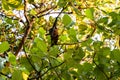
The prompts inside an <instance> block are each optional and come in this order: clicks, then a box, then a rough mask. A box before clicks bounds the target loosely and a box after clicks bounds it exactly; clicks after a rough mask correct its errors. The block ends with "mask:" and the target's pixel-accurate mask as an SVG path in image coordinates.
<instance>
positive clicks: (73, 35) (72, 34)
mask: <svg viewBox="0 0 120 80" xmlns="http://www.w3.org/2000/svg"><path fill="white" fill-rule="evenodd" d="M68 34H69V38H70V40H71V41H72V42H77V38H76V35H77V34H76V30H75V29H74V28H70V29H69V30H68Z"/></svg>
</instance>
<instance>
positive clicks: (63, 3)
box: [58, 0, 67, 7]
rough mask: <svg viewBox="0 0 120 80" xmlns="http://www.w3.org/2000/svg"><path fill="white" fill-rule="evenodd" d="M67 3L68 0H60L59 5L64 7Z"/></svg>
mask: <svg viewBox="0 0 120 80" xmlns="http://www.w3.org/2000/svg"><path fill="white" fill-rule="evenodd" d="M66 4H67V1H66V0H59V1H58V5H59V6H60V7H64V6H65V5H66Z"/></svg>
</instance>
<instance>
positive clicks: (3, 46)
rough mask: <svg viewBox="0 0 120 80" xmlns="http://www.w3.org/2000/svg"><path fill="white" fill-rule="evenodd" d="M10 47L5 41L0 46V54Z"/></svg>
mask: <svg viewBox="0 0 120 80" xmlns="http://www.w3.org/2000/svg"><path fill="white" fill-rule="evenodd" d="M9 47H10V45H9V43H8V42H7V41H4V42H2V43H1V44H0V53H3V52H4V51H7V50H8V49H9Z"/></svg>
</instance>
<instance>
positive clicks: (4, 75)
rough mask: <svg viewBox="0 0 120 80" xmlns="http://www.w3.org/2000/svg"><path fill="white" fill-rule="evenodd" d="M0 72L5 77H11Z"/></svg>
mask: <svg viewBox="0 0 120 80" xmlns="http://www.w3.org/2000/svg"><path fill="white" fill-rule="evenodd" d="M0 74H1V75H3V76H5V77H7V78H12V77H11V76H9V75H7V74H4V73H2V72H0Z"/></svg>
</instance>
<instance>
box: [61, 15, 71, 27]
mask: <svg viewBox="0 0 120 80" xmlns="http://www.w3.org/2000/svg"><path fill="white" fill-rule="evenodd" d="M71 23H72V19H71V17H70V16H69V15H67V14H65V15H64V16H63V24H64V26H68V25H69V24H71Z"/></svg>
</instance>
